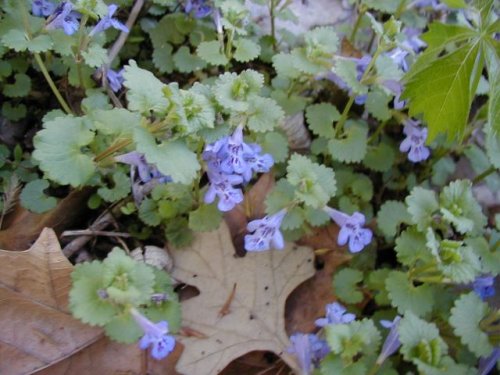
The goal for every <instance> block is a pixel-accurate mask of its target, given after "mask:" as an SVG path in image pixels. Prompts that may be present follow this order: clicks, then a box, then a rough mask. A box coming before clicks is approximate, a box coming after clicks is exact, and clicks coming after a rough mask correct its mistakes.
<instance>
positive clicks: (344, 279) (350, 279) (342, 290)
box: [333, 268, 363, 304]
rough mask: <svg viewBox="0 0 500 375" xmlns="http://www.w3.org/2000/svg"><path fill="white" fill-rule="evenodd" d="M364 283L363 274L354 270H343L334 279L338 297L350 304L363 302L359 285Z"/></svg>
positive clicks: (334, 287)
mask: <svg viewBox="0 0 500 375" xmlns="http://www.w3.org/2000/svg"><path fill="white" fill-rule="evenodd" d="M362 281H363V272H361V271H359V270H356V269H353V268H343V269H341V270H340V271H338V272H337V273H336V274H335V276H334V277H333V289H334V291H335V294H336V295H337V297H339V298H340V299H341V300H342V301H344V302H345V303H349V304H355V303H360V302H361V301H363V293H362V292H361V291H360V287H359V286H358V284H359V283H361V282H362Z"/></svg>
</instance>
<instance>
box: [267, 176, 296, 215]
mask: <svg viewBox="0 0 500 375" xmlns="http://www.w3.org/2000/svg"><path fill="white" fill-rule="evenodd" d="M294 195H295V187H294V186H293V185H292V184H290V183H289V182H288V181H287V180H285V179H283V178H282V179H280V180H278V181H277V182H276V185H275V186H274V189H273V190H272V191H271V192H270V193H269V194H268V195H267V197H266V214H268V215H272V214H275V213H276V212H278V211H279V210H281V209H282V208H284V207H286V206H287V205H288V204H290V202H291V201H293V198H294Z"/></svg>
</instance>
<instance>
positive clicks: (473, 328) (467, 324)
mask: <svg viewBox="0 0 500 375" xmlns="http://www.w3.org/2000/svg"><path fill="white" fill-rule="evenodd" d="M488 311H489V308H488V305H487V304H486V303H484V302H483V301H481V299H480V298H479V297H478V296H477V295H476V294H475V293H473V292H471V293H468V294H463V295H462V296H461V297H460V298H459V299H458V300H456V301H455V306H454V307H453V308H452V309H451V317H450V324H451V325H452V327H453V328H454V332H455V335H457V336H458V337H460V341H461V342H462V344H464V345H467V347H468V348H469V350H470V351H471V352H473V353H474V354H475V355H476V356H478V357H487V356H488V355H489V354H490V353H491V351H492V350H493V346H492V345H491V343H490V342H489V340H488V335H487V334H486V333H485V332H483V331H482V330H481V328H480V323H481V320H483V319H484V318H485V317H486V315H487V314H488Z"/></svg>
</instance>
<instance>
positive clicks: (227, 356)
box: [173, 223, 314, 375]
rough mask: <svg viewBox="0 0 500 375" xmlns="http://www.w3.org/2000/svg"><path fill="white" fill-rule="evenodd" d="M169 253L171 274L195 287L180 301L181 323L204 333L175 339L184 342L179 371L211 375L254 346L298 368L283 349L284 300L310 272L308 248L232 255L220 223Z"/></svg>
mask: <svg viewBox="0 0 500 375" xmlns="http://www.w3.org/2000/svg"><path fill="white" fill-rule="evenodd" d="M173 257H174V264H175V267H174V271H173V277H174V278H175V279H177V280H180V281H182V282H184V283H186V284H189V285H193V286H195V287H196V288H198V289H199V291H200V294H199V295H198V296H196V297H194V298H191V299H189V300H186V301H184V302H182V319H183V320H182V324H183V326H185V327H189V328H191V329H194V330H196V331H198V332H200V333H202V334H204V335H205V336H206V338H196V337H180V338H179V340H180V341H181V342H182V343H183V344H184V346H185V348H184V352H183V353H182V355H181V358H180V360H179V362H178V363H177V370H178V371H179V372H180V373H183V374H185V375H215V374H218V373H219V372H220V371H221V370H222V369H224V367H226V365H228V364H229V363H230V362H231V361H232V360H233V359H235V358H238V357H240V356H242V355H244V354H246V353H248V352H251V351H254V350H267V351H271V352H274V353H275V354H277V355H278V356H280V357H281V359H283V361H285V362H286V363H287V364H288V365H289V366H290V367H291V368H292V369H294V370H296V371H299V366H298V363H297V362H296V360H295V358H294V357H293V356H292V355H291V354H289V353H288V352H287V350H286V349H287V348H288V346H289V339H288V336H287V334H286V332H285V302H286V299H287V297H288V295H289V294H290V293H291V292H292V291H293V290H294V289H295V288H296V287H297V286H298V285H299V284H300V283H302V282H303V281H304V280H307V279H308V278H310V277H311V276H313V274H314V266H313V258H314V254H313V252H312V250H311V249H310V248H307V247H300V246H295V245H292V244H287V246H286V247H285V249H283V250H269V251H264V252H258V253H248V254H247V255H246V256H245V257H244V258H236V257H235V256H234V247H233V244H232V242H231V235H230V234H229V230H228V228H227V226H226V225H225V223H222V224H221V226H220V228H219V229H218V230H217V231H213V232H208V233H201V234H199V235H198V236H197V237H196V238H195V240H194V242H193V244H192V245H191V246H190V247H189V248H186V249H182V250H178V251H174V252H173ZM235 285H236V287H235ZM233 291H234V292H233ZM231 297H232V299H231ZM229 300H230V304H228V301H229Z"/></svg>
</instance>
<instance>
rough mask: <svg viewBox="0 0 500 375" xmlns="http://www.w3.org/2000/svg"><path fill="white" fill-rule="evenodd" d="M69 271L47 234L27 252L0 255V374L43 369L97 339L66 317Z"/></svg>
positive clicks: (52, 235)
mask: <svg viewBox="0 0 500 375" xmlns="http://www.w3.org/2000/svg"><path fill="white" fill-rule="evenodd" d="M72 269H73V266H72V265H71V263H70V262H69V261H68V260H67V259H66V257H65V256H64V255H63V254H62V252H61V247H60V246H59V242H58V241H57V237H56V235H55V233H54V231H53V230H52V229H47V228H46V229H44V230H43V231H42V233H41V234H40V237H39V238H38V240H37V241H36V242H35V243H34V244H33V246H32V247H31V248H30V249H29V250H26V251H22V252H13V251H5V250H0V301H1V303H0V321H1V322H3V324H2V327H1V328H0V374H2V375H4V374H5V375H15V374H26V373H31V372H33V371H36V370H39V369H42V368H45V367H47V366H50V365H51V364H53V363H55V362H58V361H60V360H62V359H64V358H66V357H68V356H70V355H71V354H73V353H75V352H77V351H78V350H81V349H82V348H84V347H86V346H87V345H89V344H91V343H92V342H94V341H95V340H97V339H98V338H99V337H100V336H101V331H100V330H99V329H96V328H92V327H89V326H87V325H84V324H83V323H80V322H79V321H78V320H76V319H74V318H73V317H72V316H71V315H70V314H69V313H68V309H67V306H68V293H69V289H70V287H71V278H70V274H71V271H72ZM7 322H8V324H6V323H7Z"/></svg>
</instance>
